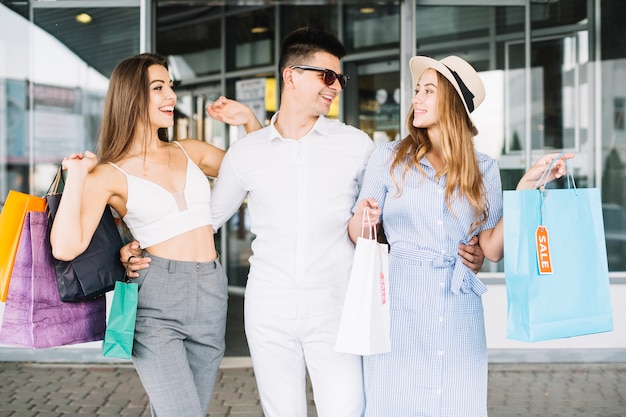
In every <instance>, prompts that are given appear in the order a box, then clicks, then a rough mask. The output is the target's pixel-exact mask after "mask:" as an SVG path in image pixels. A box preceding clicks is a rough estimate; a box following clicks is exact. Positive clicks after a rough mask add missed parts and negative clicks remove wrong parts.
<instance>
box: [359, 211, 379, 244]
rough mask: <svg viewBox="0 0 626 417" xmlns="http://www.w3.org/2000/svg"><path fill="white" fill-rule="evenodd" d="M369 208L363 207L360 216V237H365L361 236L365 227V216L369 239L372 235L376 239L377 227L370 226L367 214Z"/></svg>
mask: <svg viewBox="0 0 626 417" xmlns="http://www.w3.org/2000/svg"><path fill="white" fill-rule="evenodd" d="M368 210H369V208H368V207H365V208H364V209H363V217H362V218H361V237H363V238H364V237H365V236H363V230H364V229H365V218H366V217H367V226H368V229H369V237H368V239H369V240H372V235H373V236H374V239H373V240H378V236H377V235H378V232H377V230H376V229H377V228H376V227H372V222H371V221H370V217H369V216H368V215H367V212H368ZM372 229H374V232H373V233H372Z"/></svg>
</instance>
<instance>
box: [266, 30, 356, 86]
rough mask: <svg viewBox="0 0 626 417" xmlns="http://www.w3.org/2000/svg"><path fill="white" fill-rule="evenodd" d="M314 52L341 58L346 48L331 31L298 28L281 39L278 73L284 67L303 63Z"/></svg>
mask: <svg viewBox="0 0 626 417" xmlns="http://www.w3.org/2000/svg"><path fill="white" fill-rule="evenodd" d="M316 52H327V53H329V54H331V55H334V56H336V57H337V58H339V59H341V58H343V57H344V56H345V55H346V48H345V47H344V46H343V44H342V43H341V42H340V41H339V39H337V37H335V35H333V34H332V33H329V32H324V31H321V30H317V29H313V28H310V27H301V28H298V29H296V30H294V31H293V32H291V33H290V34H289V35H287V36H286V37H285V39H283V43H282V47H281V50H280V61H279V62H278V71H279V73H280V74H282V72H283V70H284V69H285V68H286V67H289V66H292V65H302V64H305V63H306V62H305V61H306V60H307V59H309V58H310V56H311V55H313V54H314V53H316Z"/></svg>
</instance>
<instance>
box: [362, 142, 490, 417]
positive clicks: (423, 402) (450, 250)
mask: <svg viewBox="0 0 626 417" xmlns="http://www.w3.org/2000/svg"><path fill="white" fill-rule="evenodd" d="M397 143H398V142H390V143H389V144H385V145H382V146H379V147H378V148H377V149H376V150H375V151H374V152H373V153H372V156H371V158H370V161H369V164H368V167H367V170H366V172H365V176H364V179H363V185H362V189H361V191H360V195H359V200H361V199H363V198H368V197H373V198H375V199H376V200H378V202H379V203H380V205H381V207H382V210H383V214H382V221H383V225H384V229H385V234H386V236H387V240H388V241H389V244H390V247H391V252H390V258H389V287H390V308H391V343H392V351H391V352H390V353H386V354H381V355H373V356H366V357H364V378H365V393H366V411H365V416H366V417H374V416H376V417H389V416H393V417H426V416H428V417H460V416H463V417H482V416H487V347H486V340H485V326H484V318H483V307H482V299H481V294H482V293H484V292H485V291H486V290H487V288H486V287H485V285H484V284H483V283H482V282H480V280H479V279H478V278H477V277H476V275H475V274H474V273H473V272H472V271H471V270H470V269H469V268H467V267H466V266H464V265H463V263H462V261H461V259H460V257H459V256H458V255H457V252H458V244H459V243H460V242H463V243H467V241H469V239H470V236H468V232H469V229H470V226H471V224H472V222H473V221H474V212H473V210H472V209H471V207H470V205H469V204H468V203H467V201H466V199H464V198H463V199H458V200H456V201H453V204H452V208H453V211H450V209H449V208H448V207H447V205H446V201H445V184H446V178H445V176H444V177H442V178H439V179H437V178H436V177H435V171H434V169H433V167H432V166H431V165H430V163H429V162H428V160H427V159H426V158H423V159H422V160H421V161H420V163H421V164H422V167H423V168H424V170H425V172H426V178H424V177H423V175H422V174H421V173H420V172H419V171H418V170H417V169H413V170H412V171H411V172H410V173H409V174H408V175H407V177H406V180H405V185H404V191H403V193H402V195H401V196H400V197H398V196H397V195H396V190H397V188H396V186H395V185H394V183H393V182H392V180H391V176H390V174H389V173H390V171H389V169H390V166H391V161H390V158H391V157H392V151H393V149H394V147H395V146H396V145H397ZM476 155H477V160H478V164H479V167H480V171H481V173H482V175H483V181H484V184H485V189H486V193H487V200H488V203H489V217H488V220H487V222H486V223H485V224H484V225H483V226H482V228H481V230H483V229H490V228H493V227H495V225H496V224H497V222H498V220H499V219H500V218H501V217H502V185H501V182H500V174H499V170H498V165H497V163H496V161H495V160H494V159H492V158H490V157H488V156H486V155H484V154H481V153H478V152H477V153H476ZM399 173H400V171H399V170H397V171H396V172H395V173H394V175H396V178H397V179H398V181H399V180H400V176H399Z"/></svg>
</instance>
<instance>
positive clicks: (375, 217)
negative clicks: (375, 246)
mask: <svg viewBox="0 0 626 417" xmlns="http://www.w3.org/2000/svg"><path fill="white" fill-rule="evenodd" d="M366 209H367V213H366V212H365V210H366ZM380 213H381V210H380V207H379V205H378V201H376V200H375V199H373V198H366V199H364V200H361V201H359V202H358V203H357V205H356V210H355V212H354V215H353V216H352V218H351V219H350V222H349V223H348V234H349V235H350V239H351V240H352V241H353V242H355V243H356V241H357V239H358V238H359V236H365V237H369V236H370V235H371V236H373V235H374V232H375V228H376V227H377V225H378V221H379V219H380Z"/></svg>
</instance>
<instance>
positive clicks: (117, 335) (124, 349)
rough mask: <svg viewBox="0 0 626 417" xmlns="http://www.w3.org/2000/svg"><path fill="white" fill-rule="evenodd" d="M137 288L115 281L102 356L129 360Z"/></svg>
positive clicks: (135, 285) (135, 312) (133, 329)
mask: <svg viewBox="0 0 626 417" xmlns="http://www.w3.org/2000/svg"><path fill="white" fill-rule="evenodd" d="M138 296H139V287H138V285H137V284H135V283H131V282H125V281H117V282H116V283H115V289H114V290H113V301H112V303H111V311H110V312H109V321H108V322H107V326H106V331H105V333H104V342H102V354H103V355H104V356H108V357H111V358H120V359H130V357H131V355H132V353H133V339H134V337H135V319H136V317H137V300H138Z"/></svg>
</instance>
